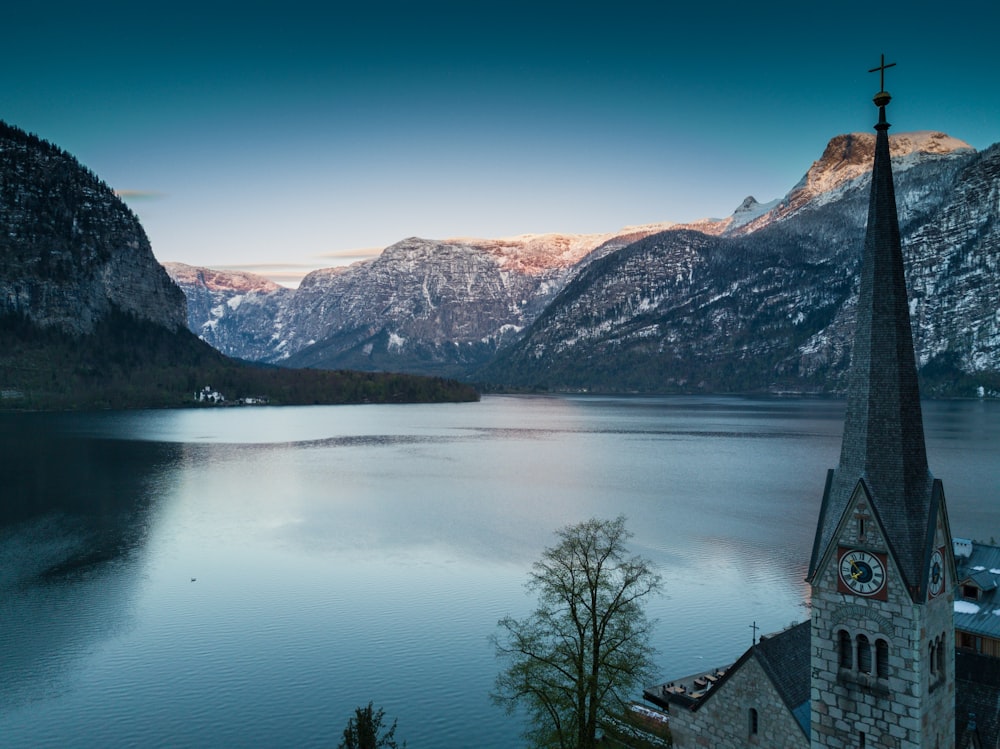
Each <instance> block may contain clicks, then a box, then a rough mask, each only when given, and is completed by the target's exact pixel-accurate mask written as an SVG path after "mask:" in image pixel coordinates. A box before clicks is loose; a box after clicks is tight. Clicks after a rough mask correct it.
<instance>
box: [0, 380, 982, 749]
mask: <svg viewBox="0 0 1000 749" xmlns="http://www.w3.org/2000/svg"><path fill="white" fill-rule="evenodd" d="M842 413H843V406H842V404H841V403H838V402H835V401H822V400H817V401H775V400H747V399H737V398H731V399H725V398H718V399H712V398H631V399H630V398H619V399H616V398H514V397H509V398H508V397H502V398H501V397H493V398H485V399H484V400H483V402H482V403H479V404H463V405H456V406H364V407H348V406H344V407H327V408H288V409H224V410H221V409H220V410H202V411H173V412H171V411H156V412H129V413H104V414H89V415H88V414H74V415H52V414H23V415H0V448H2V449H3V451H4V455H5V456H6V457H7V460H5V461H4V463H3V464H2V468H0V471H2V475H0V479H2V482H0V486H3V487H4V503H3V509H2V512H3V516H2V522H0V745H3V746H13V747H34V746H45V745H49V746H60V747H64V746H65V747H72V746H80V747H91V746H103V747H117V746H234V747H236V746H274V747H281V746H288V747H308V746H316V747H320V746H325V747H330V746H335V745H336V744H337V742H338V741H339V738H340V733H341V731H342V729H343V727H344V725H345V724H346V722H347V719H348V718H349V717H350V716H351V714H352V711H353V709H354V708H355V707H356V706H359V705H363V704H367V702H368V701H369V700H373V701H374V702H375V704H376V705H381V706H383V707H384V708H385V710H386V714H387V716H389V717H390V718H398V719H399V729H398V735H399V737H401V738H405V739H406V740H407V741H408V744H409V746H411V747H413V748H414V749H417V748H418V747H435V748H439V749H440V748H443V749H448V748H449V747H456V748H457V747H469V746H476V747H484V748H488V747H498V748H499V747H511V746H517V745H519V741H518V735H519V732H520V728H521V727H520V725H519V724H518V722H517V720H516V719H511V718H507V717H506V716H504V715H503V713H502V712H501V711H500V710H499V709H497V708H495V707H493V706H492V705H491V704H490V702H489V699H488V693H489V690H490V688H491V686H492V682H493V678H494V675H495V673H496V663H495V662H494V658H493V653H492V650H491V649H490V647H489V644H488V642H487V637H488V635H490V634H491V633H492V632H494V631H495V625H496V621H497V619H499V618H500V617H502V616H504V615H505V614H508V613H510V614H513V615H515V616H520V615H522V614H524V613H526V612H527V611H528V610H530V608H531V605H532V601H531V600H530V599H529V598H528V597H527V596H526V595H525V592H524V590H523V582H524V580H525V579H526V575H527V571H528V569H529V568H530V565H531V563H532V562H533V561H534V560H535V559H536V558H537V557H538V555H539V553H540V551H541V550H542V548H544V547H545V546H546V545H549V544H551V542H552V540H553V537H552V532H553V531H554V530H555V529H557V528H559V527H561V526H563V525H565V524H567V523H573V522H577V521H580V520H583V519H586V518H587V517H590V516H595V515H597V516H602V517H614V516H616V515H618V514H619V513H624V514H625V515H626V516H627V517H628V519H629V527H630V528H631V529H632V530H633V531H634V532H635V538H634V540H633V544H632V547H633V550H634V551H636V552H638V553H641V554H643V555H645V556H647V557H649V558H650V559H652V560H653V562H654V563H655V565H656V566H657V568H658V569H659V570H660V571H661V573H662V574H663V577H664V583H665V591H666V594H665V595H664V596H663V597H661V598H658V599H655V600H652V601H650V603H649V606H648V611H649V614H650V616H651V617H653V618H657V619H659V622H660V623H659V626H658V629H657V638H656V643H657V645H658V647H659V649H660V666H661V669H662V671H663V675H664V677H669V676H677V675H680V674H685V673H689V672H693V671H695V670H698V669H700V668H702V667H704V666H715V665H722V664H723V663H726V662H729V661H731V660H733V659H735V658H736V657H737V656H739V655H740V654H741V653H742V651H743V650H744V649H745V648H746V647H747V646H748V645H749V644H750V640H751V636H752V629H751V626H752V625H753V624H754V623H755V622H756V624H757V625H758V626H759V627H760V628H761V630H762V631H763V632H768V631H774V630H777V629H780V628H782V627H784V626H786V625H788V624H790V623H792V622H796V621H801V620H802V619H804V618H805V617H806V616H807V615H808V610H807V608H806V606H807V600H808V589H807V587H806V586H805V584H804V582H803V580H802V578H803V577H804V575H805V564H806V561H807V558H808V554H809V551H810V544H811V543H812V535H813V531H814V528H815V522H816V516H817V513H818V509H819V502H820V499H821V495H822V490H823V485H824V481H825V473H826V470H827V469H828V468H830V467H833V466H834V465H835V464H836V461H837V458H838V454H839V442H840V431H841V421H840V420H841V418H842ZM925 415H926V416H925V421H926V422H927V425H928V428H927V430H928V437H929V442H930V461H931V465H932V468H933V469H934V471H935V473H936V475H938V476H940V477H941V478H942V479H943V480H944V483H945V489H946V492H947V494H948V501H949V508H950V511H951V513H952V528H953V530H954V532H955V533H956V534H958V535H961V534H968V535H975V533H973V530H972V529H977V530H978V529H988V528H995V529H997V530H995V531H993V532H992V533H993V534H995V535H997V536H1000V517H998V513H997V511H996V509H995V501H994V500H995V487H996V486H997V480H996V472H997V470H998V469H997V468H996V466H998V465H1000V461H998V460H997V458H998V457H1000V455H998V453H1000V445H998V439H997V435H998V433H1000V418H998V417H1000V409H998V408H997V406H996V404H992V403H973V402H966V403H958V404H955V403H944V404H937V403H935V404H928V405H927V406H926V407H925ZM985 535H987V536H988V535H990V534H989V533H986V534H985Z"/></svg>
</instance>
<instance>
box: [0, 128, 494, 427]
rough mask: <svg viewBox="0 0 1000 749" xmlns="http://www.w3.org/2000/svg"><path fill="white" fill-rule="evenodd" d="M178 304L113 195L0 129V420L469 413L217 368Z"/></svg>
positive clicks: (415, 393) (356, 383) (420, 387)
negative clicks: (340, 406)
mask: <svg viewBox="0 0 1000 749" xmlns="http://www.w3.org/2000/svg"><path fill="white" fill-rule="evenodd" d="M186 307H187V301H186V299H185V296H184V294H183V292H182V291H181V290H180V289H179V288H178V287H177V285H176V284H174V282H173V281H172V280H171V279H170V277H169V276H168V275H167V273H166V271H165V270H164V269H163V267H162V266H161V265H160V264H159V263H158V262H157V261H156V258H155V257H154V256H153V252H152V249H151V247H150V243H149V240H148V239H147V237H146V233H145V231H144V230H143V228H142V226H141V225H140V223H139V220H138V218H137V217H136V216H135V214H133V213H132V212H131V211H130V210H129V209H128V207H127V206H126V205H125V204H124V203H123V202H122V201H121V199H120V198H119V197H118V196H117V195H116V194H115V193H114V191H113V190H112V189H111V188H110V187H109V186H108V185H107V184H105V183H104V182H102V181H101V180H100V179H99V178H98V177H97V176H96V175H95V174H93V173H92V172H90V171H89V170H88V169H86V168H85V167H83V166H82V165H81V164H80V163H79V162H77V160H76V159H75V158H73V156H71V155H70V154H69V153H67V152H65V151H63V150H62V149H60V148H58V147H57V146H55V145H53V144H51V143H48V142H46V141H44V140H42V139H40V138H38V137H37V136H35V135H32V134H29V133H26V132H24V131H23V130H20V129H19V128H16V127H13V126H11V125H8V124H7V123H4V122H0V409H4V410H7V409H31V410H38V409H54V408H58V409H66V408H123V407H150V406H180V405H193V404H194V403H195V401H196V398H197V396H196V392H205V389H206V388H208V390H209V391H211V392H219V393H222V394H223V395H224V396H227V397H229V398H230V402H233V401H235V400H237V399H243V400H244V402H246V401H247V400H252V401H253V402H254V403H261V402H265V401H266V402H270V403H282V404H290V403H298V404H302V403H308V404H313V403H346V402H354V403H356V402H363V401H389V402H400V401H440V400H448V401H453V400H474V399H476V398H478V393H477V392H476V391H475V390H474V389H473V388H471V387H469V386H468V385H463V384H461V383H458V382H455V381H447V380H443V379H441V378H426V377H416V376H413V375H406V374H392V375H389V374H385V373H372V372H364V373H357V372H328V371H322V372H321V371H315V370H310V371H302V370H292V369H287V368H278V367H269V366H264V365H261V364H248V363H246V362H240V361H234V360H233V359H230V358H227V357H225V356H223V355H222V354H221V353H219V352H218V351H217V350H215V349H213V348H212V347H211V346H209V345H208V344H206V343H205V342H204V341H201V340H199V339H198V338H197V337H196V336H194V335H192V334H191V332H190V331H189V330H188V329H187V326H186V325H185V323H186V320H187V315H186Z"/></svg>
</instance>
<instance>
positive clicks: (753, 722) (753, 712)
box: [749, 707, 758, 736]
mask: <svg viewBox="0 0 1000 749" xmlns="http://www.w3.org/2000/svg"><path fill="white" fill-rule="evenodd" d="M749 717H750V735H751V736H756V735H757V728H758V724H757V721H758V717H757V709H756V708H753V707H751V708H750V714H749Z"/></svg>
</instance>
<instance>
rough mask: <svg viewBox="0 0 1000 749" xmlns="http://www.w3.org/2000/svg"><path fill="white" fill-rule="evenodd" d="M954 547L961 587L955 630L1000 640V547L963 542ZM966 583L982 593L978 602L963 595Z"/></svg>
mask: <svg viewBox="0 0 1000 749" xmlns="http://www.w3.org/2000/svg"><path fill="white" fill-rule="evenodd" d="M954 547H955V570H956V572H957V573H958V582H959V583H960V585H959V586H958V588H957V590H956V591H955V629H960V630H963V631H965V632H972V633H973V634H977V635H981V636H984V637H993V638H995V639H1000V613H998V612H1000V588H998V583H1000V547H996V546H990V545H987V544H980V543H976V542H973V541H968V540H966V539H961V538H958V539H955V542H954ZM966 581H971V582H973V583H975V584H976V585H977V586H978V587H979V589H980V590H981V591H982V593H981V594H980V596H979V598H978V599H976V600H971V599H965V597H964V596H963V595H962V593H963V590H962V587H961V583H964V582H966ZM963 601H964V602H965V605H963V603H962V602H963Z"/></svg>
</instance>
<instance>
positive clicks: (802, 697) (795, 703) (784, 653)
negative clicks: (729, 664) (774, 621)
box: [755, 619, 811, 737]
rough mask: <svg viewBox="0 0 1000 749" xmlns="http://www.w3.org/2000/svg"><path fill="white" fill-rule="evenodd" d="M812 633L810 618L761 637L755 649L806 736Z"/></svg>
mask: <svg viewBox="0 0 1000 749" xmlns="http://www.w3.org/2000/svg"><path fill="white" fill-rule="evenodd" d="M810 632H811V628H810V621H809V620H808V619H807V620H806V621H804V622H802V623H800V624H796V625H795V626H794V627H789V628H788V629H786V630H785V631H783V632H779V633H778V634H776V635H771V636H769V637H761V638H760V642H758V643H757V647H756V648H755V651H756V652H755V655H756V656H757V660H758V661H760V665H761V667H762V668H763V669H764V672H765V673H766V674H767V675H768V678H770V679H771V682H772V683H773V684H774V688H775V689H777V690H778V694H779V695H781V699H782V701H784V703H785V704H786V705H787V706H788V709H789V711H791V713H792V715H794V716H795V719H796V720H797V721H798V723H799V726H800V727H801V728H802V731H803V733H805V735H806V737H808V736H809V712H810V710H809V699H810V687H809V676H810V664H809V640H810ZM803 706H804V708H803Z"/></svg>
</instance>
